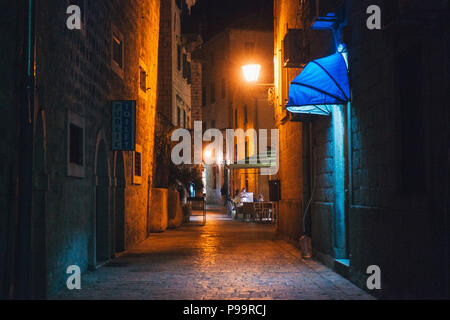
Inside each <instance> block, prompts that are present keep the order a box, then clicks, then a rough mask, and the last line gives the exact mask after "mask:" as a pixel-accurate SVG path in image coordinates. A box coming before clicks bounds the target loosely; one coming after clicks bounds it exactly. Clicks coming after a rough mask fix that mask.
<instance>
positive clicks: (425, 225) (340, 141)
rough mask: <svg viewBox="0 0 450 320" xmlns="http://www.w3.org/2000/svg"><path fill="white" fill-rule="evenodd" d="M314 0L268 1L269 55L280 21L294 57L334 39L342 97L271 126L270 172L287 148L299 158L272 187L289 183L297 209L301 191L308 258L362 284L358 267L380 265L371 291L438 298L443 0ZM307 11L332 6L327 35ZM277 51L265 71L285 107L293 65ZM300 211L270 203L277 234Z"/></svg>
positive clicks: (443, 167)
mask: <svg viewBox="0 0 450 320" xmlns="http://www.w3.org/2000/svg"><path fill="white" fill-rule="evenodd" d="M319 3H320V4H321V5H322V7H321V8H312V7H311V6H310V5H311V2H307V1H305V2H302V4H303V5H302V6H299V2H298V1H275V9H276V16H275V31H276V37H275V39H276V40H275V41H276V42H275V43H276V47H277V50H276V52H275V54H277V52H282V50H283V48H282V43H281V42H280V41H281V40H282V39H283V38H284V37H285V34H286V31H287V29H301V30H302V31H303V32H304V35H305V36H304V40H303V42H300V43H301V46H300V48H304V50H305V51H306V52H307V54H306V55H305V56H304V58H305V61H304V62H305V63H306V62H308V61H311V60H312V59H316V58H319V57H321V56H322V57H323V56H326V55H329V54H331V53H333V51H334V52H335V51H336V50H337V49H338V46H337V44H339V41H340V40H342V43H343V44H344V45H346V47H347V50H344V53H345V54H346V55H348V68H349V81H350V86H351V92H352V100H351V102H350V104H349V105H348V106H344V107H336V108H334V109H333V112H332V115H331V116H330V117H328V118H324V119H316V120H313V121H302V122H294V121H295V120H296V118H295V115H293V114H287V116H288V118H287V119H288V120H291V122H286V123H285V124H284V126H290V127H291V128H294V127H296V128H295V130H292V131H288V132H291V134H283V133H281V136H282V138H281V145H282V148H286V149H287V150H286V151H285V152H283V151H282V152H281V156H280V157H281V159H280V166H281V168H280V170H281V172H284V170H286V168H283V166H286V163H289V158H294V159H295V160H294V161H291V163H293V162H295V163H297V166H303V168H298V169H297V171H298V174H299V177H294V176H291V177H285V178H283V177H282V176H281V177H280V178H281V185H282V190H283V189H284V188H285V187H287V188H289V187H288V185H293V184H296V188H297V193H298V194H299V195H303V200H302V201H299V203H300V204H301V206H303V207H305V203H306V202H307V200H309V198H312V203H311V210H310V211H307V213H306V214H307V216H306V220H305V221H306V230H307V233H308V234H309V235H311V237H312V248H313V256H314V257H315V258H316V259H319V260H321V261H322V262H324V263H325V264H327V265H328V266H330V267H332V268H334V269H335V270H337V271H339V272H340V273H342V274H343V275H345V276H347V277H348V278H349V279H350V280H352V281H353V282H354V283H356V284H357V285H359V286H360V287H362V288H364V289H368V288H367V285H366V281H367V278H368V277H369V275H368V274H367V268H368V267H369V266H371V265H376V266H379V267H380V270H381V289H380V290H373V291H371V293H373V294H374V295H376V296H378V297H382V298H443V297H448V295H449V288H450V283H449V272H448V270H450V268H449V234H450V232H449V230H450V229H449V217H448V201H446V200H445V199H448V169H449V163H448V156H446V151H445V150H446V148H447V149H448V145H447V147H446V143H447V144H448V142H446V141H448V140H447V139H448V102H447V101H448V97H447V96H448V92H449V87H448V86H449V82H448V80H449V79H448V74H449V72H448V71H449V63H448V61H449V59H448V57H449V55H448V54H449V52H448V43H449V41H448V40H449V29H448V23H447V21H448V1H429V2H424V1H392V0H389V1H345V2H343V1H320V2H319ZM370 5H378V6H379V7H380V9H381V13H382V27H381V30H369V29H368V28H367V26H366V22H367V19H368V17H369V15H368V14H366V10H367V8H368V7H369V6H370ZM317 13H319V17H324V16H326V15H327V14H328V13H335V17H336V21H335V26H336V28H335V32H336V34H337V37H336V38H337V40H338V41H337V42H336V43H333V42H332V38H330V37H329V35H326V34H325V33H324V32H328V31H326V30H322V31H321V32H322V33H321V32H319V31H317V30H314V31H313V30H311V29H310V26H311V25H312V23H314V21H318V20H320V18H319V19H317ZM302 21H305V22H306V23H303V22H302ZM286 23H288V26H287V27H286ZM412 30H414V31H412ZM327 39H328V40H327ZM308 48H309V49H308ZM281 58H282V55H281V56H280V57H278V59H277V60H278V62H279V63H277V64H276V65H277V66H278V68H279V69H278V70H277V69H275V71H276V73H275V77H276V78H277V77H278V81H276V82H277V83H278V95H279V96H278V99H279V105H278V110H279V112H278V113H279V114H280V116H283V117H284V113H286V111H284V110H283V105H284V104H283V99H285V98H284V97H286V96H285V95H284V94H286V93H287V90H288V87H287V86H288V85H289V83H290V81H292V79H293V77H295V76H296V75H297V74H298V73H299V72H300V71H301V68H302V66H300V69H299V70H295V69H292V70H285V71H283V70H282V69H281V68H282V66H281V63H280V59H281ZM291 72H293V73H294V74H292V75H290V74H291ZM283 73H284V74H288V75H289V76H288V77H287V81H286V82H284V83H283V82H282V81H283V80H282V79H281V78H282V77H283ZM292 120H294V121H292ZM280 130H281V131H282V130H283V129H280ZM286 131H287V130H286ZM295 141H298V142H296V144H297V146H294V143H295ZM283 145H285V147H283ZM286 153H287V154H286ZM302 173H303V175H302V177H303V180H302V179H301V177H300V174H302ZM281 175H283V173H281ZM302 188H303V189H302ZM285 194H286V191H285V190H283V196H285ZM280 207H281V209H282V206H281V205H280ZM300 213H301V214H300V215H299V211H294V212H292V213H291V214H295V215H297V217H290V215H289V213H284V212H283V211H280V232H282V233H284V234H286V235H288V236H290V237H292V238H293V239H295V236H298V234H299V233H297V232H298V231H297V230H296V231H295V232H292V231H290V230H287V229H284V228H283V226H284V225H285V223H291V224H295V225H296V226H297V227H300V226H301V223H299V222H298V220H299V217H300V218H302V214H303V210H302V211H300ZM283 219H284V220H285V222H283ZM301 220H303V219H301Z"/></svg>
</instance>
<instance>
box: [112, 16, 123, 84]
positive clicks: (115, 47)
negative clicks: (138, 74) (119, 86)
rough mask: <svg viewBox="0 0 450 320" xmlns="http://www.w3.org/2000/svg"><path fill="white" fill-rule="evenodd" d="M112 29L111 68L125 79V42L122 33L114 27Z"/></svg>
mask: <svg viewBox="0 0 450 320" xmlns="http://www.w3.org/2000/svg"><path fill="white" fill-rule="evenodd" d="M111 29H112V39H111V41H112V43H111V66H112V69H113V70H114V72H115V73H116V74H117V75H119V76H120V77H121V78H123V69H124V42H123V35H122V33H121V32H120V31H119V30H118V29H117V28H116V27H115V26H114V25H112V26H111Z"/></svg>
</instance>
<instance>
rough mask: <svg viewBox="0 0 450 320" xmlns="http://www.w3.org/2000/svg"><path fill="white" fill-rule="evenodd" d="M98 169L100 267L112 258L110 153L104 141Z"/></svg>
mask: <svg viewBox="0 0 450 320" xmlns="http://www.w3.org/2000/svg"><path fill="white" fill-rule="evenodd" d="M96 169H97V170H96V183H97V185H96V199H95V200H96V201H95V213H96V221H95V222H96V223H95V226H96V233H95V240H96V241H95V244H96V246H95V248H96V260H97V265H98V264H99V263H102V262H105V261H107V260H108V259H109V258H110V252H109V243H110V241H109V205H108V202H109V192H108V191H109V174H108V153H107V151H106V145H105V142H104V141H103V140H101V141H100V143H99V145H98V150H97V163H96Z"/></svg>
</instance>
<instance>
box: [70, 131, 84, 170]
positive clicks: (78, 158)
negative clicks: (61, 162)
mask: <svg viewBox="0 0 450 320" xmlns="http://www.w3.org/2000/svg"><path fill="white" fill-rule="evenodd" d="M69 130H70V133H69V136H70V143H69V163H74V164H76V165H79V166H82V165H83V161H84V160H83V157H84V150H83V128H81V127H79V126H77V125H76V124H73V123H71V124H70V129H69Z"/></svg>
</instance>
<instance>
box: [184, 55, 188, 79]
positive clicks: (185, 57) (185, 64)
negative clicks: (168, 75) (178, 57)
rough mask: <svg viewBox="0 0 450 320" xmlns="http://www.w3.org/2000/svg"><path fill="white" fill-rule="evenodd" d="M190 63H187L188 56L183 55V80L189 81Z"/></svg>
mask: <svg viewBox="0 0 450 320" xmlns="http://www.w3.org/2000/svg"><path fill="white" fill-rule="evenodd" d="M187 64H188V61H187V54H186V53H183V78H185V79H187V76H188V66H187Z"/></svg>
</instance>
